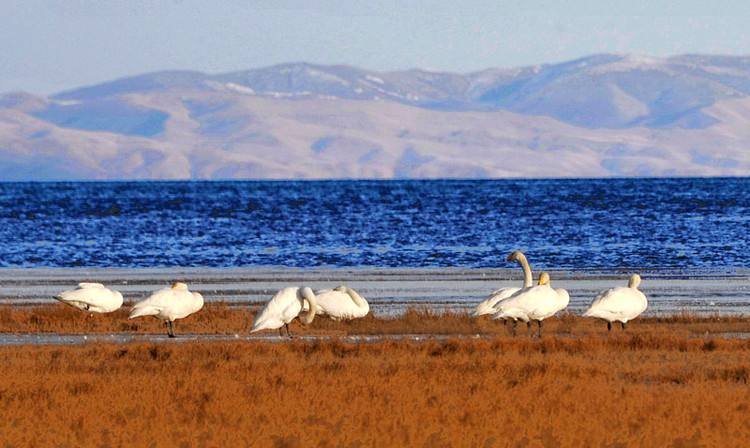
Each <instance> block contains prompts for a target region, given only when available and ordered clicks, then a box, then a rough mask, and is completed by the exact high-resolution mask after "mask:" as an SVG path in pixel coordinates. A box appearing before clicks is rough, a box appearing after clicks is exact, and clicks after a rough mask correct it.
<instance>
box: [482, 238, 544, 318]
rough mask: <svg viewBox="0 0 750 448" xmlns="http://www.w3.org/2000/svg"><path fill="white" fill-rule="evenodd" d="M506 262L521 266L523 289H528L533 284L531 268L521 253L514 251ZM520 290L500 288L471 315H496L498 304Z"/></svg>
mask: <svg viewBox="0 0 750 448" xmlns="http://www.w3.org/2000/svg"><path fill="white" fill-rule="evenodd" d="M507 261H517V262H518V264H520V265H521V268H522V269H523V287H524V288H530V287H531V285H532V283H533V278H532V276H531V266H529V262H528V260H527V259H526V256H525V255H524V254H523V252H521V251H520V250H516V251H514V252H513V253H511V254H510V255H508V258H507ZM520 290H521V288H514V287H510V288H500V289H497V290H495V291H493V292H492V293H491V294H490V296H489V297H487V299H486V300H484V301H483V302H481V303H480V304H479V305H477V307H476V309H475V310H474V313H472V316H474V317H478V316H483V315H485V314H495V313H497V311H498V309H497V305H498V303H499V302H501V301H503V300H505V299H507V298H508V297H510V296H512V295H513V294H515V293H517V292H518V291H520Z"/></svg>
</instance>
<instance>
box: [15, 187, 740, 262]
mask: <svg viewBox="0 0 750 448" xmlns="http://www.w3.org/2000/svg"><path fill="white" fill-rule="evenodd" d="M748 235H750V179H747V178H740V179H607V180H536V181H534V180H520V181H510V180H502V181H323V182H291V181H289V182H140V183H0V266H2V267H44V266H46V267H80V266H85V267H97V266H98V267H158V266H183V267H242V266H266V265H268V266H288V267H313V266H330V267H362V266H377V267H445V266H455V267H462V268H483V267H496V266H505V265H506V263H505V262H504V256H505V255H506V254H507V253H508V252H510V251H511V250H512V249H516V248H520V249H523V250H524V251H526V252H527V253H528V254H529V255H530V257H531V258H532V261H533V263H534V264H535V267H544V268H558V269H584V268H586V269H617V268H638V269H643V268H677V269H686V270H698V271H710V270H720V271H722V270H730V271H731V270H732V269H733V268H738V267H747V266H750V250H748V244H747V243H748ZM507 267H511V266H507Z"/></svg>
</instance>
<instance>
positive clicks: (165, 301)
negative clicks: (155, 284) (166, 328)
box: [128, 288, 175, 319]
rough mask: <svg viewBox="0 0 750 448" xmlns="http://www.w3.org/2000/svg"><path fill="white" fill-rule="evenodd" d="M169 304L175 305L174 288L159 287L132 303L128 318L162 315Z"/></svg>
mask: <svg viewBox="0 0 750 448" xmlns="http://www.w3.org/2000/svg"><path fill="white" fill-rule="evenodd" d="M170 306H175V297H174V290H172V288H164V289H160V290H158V291H156V292H154V293H153V294H151V295H150V296H148V297H147V298H145V299H143V300H141V301H140V302H138V303H136V304H135V305H133V308H131V309H130V315H129V316H128V319H133V318H135V317H141V316H158V315H162V314H164V310H165V309H168V308H169V307H170Z"/></svg>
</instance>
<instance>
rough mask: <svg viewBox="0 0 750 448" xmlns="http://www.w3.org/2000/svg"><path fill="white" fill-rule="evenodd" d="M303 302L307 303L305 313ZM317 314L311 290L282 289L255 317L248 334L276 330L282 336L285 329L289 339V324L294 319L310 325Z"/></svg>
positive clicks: (297, 288)
mask: <svg viewBox="0 0 750 448" xmlns="http://www.w3.org/2000/svg"><path fill="white" fill-rule="evenodd" d="M305 302H307V311H305V309H304V308H305ZM317 312H318V304H317V300H316V298H315V294H313V292H312V289H310V288H308V287H303V288H299V287H288V288H283V289H282V290H280V291H279V292H277V293H276V295H274V296H273V297H272V298H271V300H269V301H268V303H266V306H265V307H264V308H263V309H262V310H261V311H260V312H259V313H258V314H257V315H256V317H255V321H254V322H253V328H252V330H250V333H255V332H256V331H260V330H268V329H270V330H275V329H278V330H279V334H280V335H283V332H282V328H286V334H287V336H289V337H290V338H291V337H292V333H291V331H290V330H289V324H290V323H291V322H292V321H293V320H294V319H299V321H300V322H301V323H302V324H303V325H310V324H311V323H312V322H313V319H315V315H316V314H317Z"/></svg>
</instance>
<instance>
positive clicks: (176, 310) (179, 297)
mask: <svg viewBox="0 0 750 448" xmlns="http://www.w3.org/2000/svg"><path fill="white" fill-rule="evenodd" d="M201 308H203V296H202V295H200V294H199V293H197V292H190V291H189V290H188V287H187V285H186V284H184V283H182V282H177V283H174V284H172V286H171V287H170V288H164V289H160V290H159V291H156V292H155V293H153V294H151V296H149V297H148V298H147V299H145V300H142V301H140V302H138V303H136V304H135V305H133V308H132V309H131V310H130V316H128V319H134V318H136V317H141V316H154V317H155V318H157V319H160V320H163V321H164V322H165V323H166V325H167V334H168V335H169V337H170V338H173V337H175V336H174V321H175V320H177V319H183V318H185V317H187V316H189V315H191V314H193V313H197V312H198V311H200V309H201Z"/></svg>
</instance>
